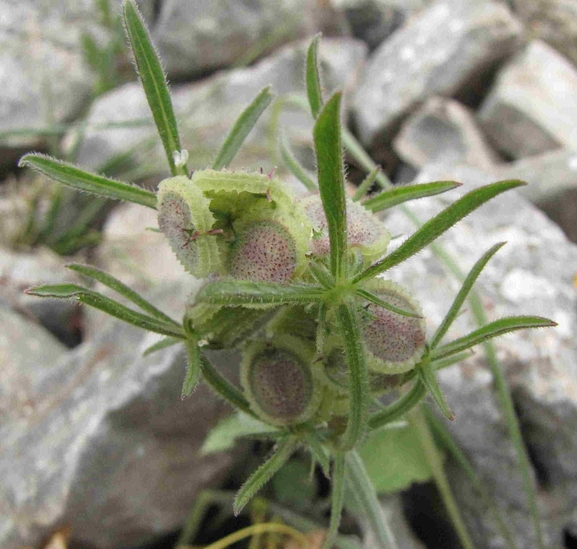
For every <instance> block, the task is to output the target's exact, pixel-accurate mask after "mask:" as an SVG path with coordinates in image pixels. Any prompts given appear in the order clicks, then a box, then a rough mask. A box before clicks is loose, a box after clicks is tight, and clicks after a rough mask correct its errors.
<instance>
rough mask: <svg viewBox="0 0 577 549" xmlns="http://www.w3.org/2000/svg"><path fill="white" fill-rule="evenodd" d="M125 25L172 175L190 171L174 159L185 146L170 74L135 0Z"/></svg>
mask: <svg viewBox="0 0 577 549" xmlns="http://www.w3.org/2000/svg"><path fill="white" fill-rule="evenodd" d="M124 26H125V28H126V34H127V35H128V40H129V42H130V47H131V48H132V53H133V54H134V60H135V62H136V69H137V71H138V75H139V76H140V81H141V83H142V87H143V88H144V93H145V94H146V99H147V101H148V104H149V106H150V110H151V111H152V117H153V118H154V122H155V124H156V128H157V130H158V134H159V135H160V139H161V140H162V144H163V145H164V151H165V153H166V158H167V160H168V165H169V166H170V171H171V173H172V175H188V174H187V169H186V165H183V166H176V165H175V163H174V157H173V154H174V152H175V151H177V152H180V150H181V147H180V138H179V136H178V128H177V126H176V119H175V117H174V111H173V108H172V101H171V99H170V93H169V91H168V84H167V82H166V76H165V75H164V71H163V70H162V66H161V65H160V60H159V58H158V55H157V53H156V51H155V49H154V46H153V45H152V42H151V40H150V36H149V34H148V31H147V30H146V27H145V25H144V22H143V20H142V17H141V15H140V13H139V11H138V8H137V7H136V4H135V3H134V1H133V0H124Z"/></svg>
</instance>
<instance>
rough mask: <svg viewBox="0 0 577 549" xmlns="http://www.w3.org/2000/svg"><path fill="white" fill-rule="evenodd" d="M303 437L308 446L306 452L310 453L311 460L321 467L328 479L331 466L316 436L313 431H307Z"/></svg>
mask: <svg viewBox="0 0 577 549" xmlns="http://www.w3.org/2000/svg"><path fill="white" fill-rule="evenodd" d="M303 436H304V439H305V440H306V442H307V444H308V450H309V451H310V452H311V454H312V456H313V458H314V459H316V461H317V462H318V464H319V465H320V466H321V469H322V471H323V474H324V475H325V477H327V478H329V475H330V468H331V464H330V461H329V458H328V456H327V453H326V452H325V449H324V448H323V445H322V443H321V441H320V439H319V436H318V434H317V433H316V432H314V431H308V432H305V433H304V435H303Z"/></svg>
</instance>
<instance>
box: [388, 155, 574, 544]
mask: <svg viewBox="0 0 577 549" xmlns="http://www.w3.org/2000/svg"><path fill="white" fill-rule="evenodd" d="M443 179H451V180H457V181H462V182H463V183H464V185H463V187H462V188H460V189H459V190H455V191H451V193H447V194H446V195H441V196H440V197H439V198H436V199H426V200H419V201H415V202H413V203H412V204H411V209H412V210H413V211H414V212H415V213H417V214H418V215H419V217H420V218H421V219H423V220H427V219H429V218H430V217H432V216H433V215H434V214H435V213H436V212H438V211H440V209H441V207H446V206H447V205H448V204H449V203H452V202H453V201H454V199H455V197H456V196H457V195H459V194H463V193H465V192H467V191H469V190H471V189H472V188H474V187H476V186H478V185H479V184H481V183H482V184H486V183H489V182H492V181H494V177H493V175H492V174H487V173H483V172H479V171H478V170H475V169H473V168H470V167H464V166H461V167H454V166H452V165H448V166H447V165H444V166H436V167H428V168H425V169H424V170H423V171H422V172H421V174H420V175H419V181H431V180H443ZM386 224H387V227H388V229H389V230H390V231H391V232H392V233H393V234H399V233H402V234H405V235H409V234H411V233H412V232H413V231H414V227H413V226H412V224H411V223H410V222H409V221H408V220H407V219H406V218H405V217H404V216H403V214H402V213H400V212H393V213H392V214H391V215H390V216H389V217H388V219H387V221H386ZM441 241H442V245H443V246H444V248H445V249H446V250H447V251H448V252H449V253H450V254H451V255H452V256H453V257H454V258H455V259H456V261H457V263H458V264H459V265H460V266H461V268H462V269H463V270H464V271H465V272H467V271H468V269H470V268H471V267H472V265H473V264H474V262H475V261H476V260H477V259H478V258H479V257H480V256H481V255H482V254H483V253H484V252H485V251H486V250H487V249H489V248H490V247H491V246H492V245H493V244H495V243H497V242H499V241H507V242H508V243H507V245H506V246H505V247H504V248H503V249H501V250H500V251H499V252H498V253H497V254H496V255H495V257H494V258H493V259H492V260H491V262H490V263H489V264H488V266H487V267H486V269H485V270H484V272H483V273H482V274H481V276H480V278H479V280H478V282H477V285H476V287H477V289H478V291H479V294H480V295H481V298H482V301H483V304H484V305H485V308H486V311H487V315H488V317H489V320H495V319H497V318H500V317H503V316H510V315H526V314H538V315H543V316H547V317H550V318H552V319H554V320H555V321H556V322H558V324H559V325H558V327H556V328H553V329H546V330H524V331H518V332H514V333H512V334H509V335H507V336H504V337H501V338H499V339H497V340H495V345H496V349H497V356H498V358H499V360H500V362H501V364H502V365H503V369H504V371H505V372H506V373H507V375H508V377H509V381H510V383H511V384H512V387H513V394H514V397H515V404H516V406H517V407H518V408H519V409H520V410H521V411H523V410H527V409H531V406H532V403H533V402H534V401H535V400H537V401H538V402H539V406H540V410H542V413H541V414H539V413H538V412H537V410H536V409H535V410H533V412H531V414H530V415H527V416H526V418H525V419H524V420H523V424H524V426H525V425H529V426H530V431H528V432H527V433H526V434H525V437H526V441H527V442H528V443H529V444H530V447H531V455H532V459H533V461H534V463H536V464H538V471H539V475H538V479H539V480H540V479H542V478H545V479H548V478H551V479H562V481H561V480H558V481H556V483H555V485H553V484H547V483H543V482H540V494H539V495H540V507H541V512H542V514H543V521H542V522H543V527H544V531H545V532H546V533H547V535H548V539H549V543H548V545H547V547H556V548H557V547H561V543H562V536H563V529H564V528H565V527H566V526H567V525H568V523H569V521H570V518H571V517H570V513H571V511H572V510H574V509H576V508H577V500H575V498H574V495H573V494H574V493H575V492H574V490H575V486H576V478H575V476H574V475H573V476H571V475H570V474H568V472H569V471H570V469H571V468H570V467H567V466H565V468H563V467H558V466H557V463H556V461H557V458H553V457H552V456H548V455H545V454H544V453H545V452H549V448H551V447H554V448H557V449H559V448H564V449H566V454H563V456H565V455H567V456H569V455H570V454H571V452H574V451H575V450H574V445H575V439H574V435H573V432H572V431H571V428H570V427H569V425H568V426H567V427H568V430H565V428H564V427H563V429H559V428H557V429H556V430H554V431H553V430H551V429H550V426H551V418H552V417H572V414H577V393H576V392H575V391H574V390H573V387H574V385H575V383H576V382H577V381H576V380H577V346H576V343H575V342H576V341H577V339H576V337H575V335H576V332H577V307H576V306H577V292H576V291H575V287H574V286H573V277H574V276H575V271H576V265H577V247H576V246H575V245H573V244H571V243H570V242H568V241H567V239H566V238H565V236H564V235H563V233H562V232H561V230H560V229H559V228H558V227H557V226H555V225H554V224H553V223H552V222H551V221H550V220H548V219H547V218H546V216H545V215H544V214H542V213H541V212H539V211H538V210H537V209H536V208H535V207H533V206H531V205H530V204H529V203H528V202H527V201H525V200H524V199H523V198H522V197H521V196H520V195H519V194H518V193H515V192H509V193H505V194H504V195H501V196H499V197H498V198H496V199H494V200H492V201H491V204H490V205H489V206H483V207H482V208H481V209H480V210H479V211H477V212H475V213H473V214H472V215H470V216H468V217H466V218H465V219H464V220H462V221H460V222H459V224H458V225H457V226H456V227H455V228H453V229H451V230H450V231H449V232H448V233H446V235H445V236H444V237H443V238H442V239H441ZM396 242H398V243H399V244H400V242H401V239H399V240H398V241H396ZM388 276H390V277H391V278H393V279H395V280H396V281H398V282H399V283H401V284H403V286H404V287H405V288H407V289H410V291H412V292H414V293H415V295H416V296H417V297H418V298H419V299H420V300H421V304H422V306H423V310H424V315H425V318H426V319H427V321H428V331H429V333H432V332H433V330H434V329H435V328H436V327H437V326H438V325H439V323H440V322H441V321H442V318H443V316H444V315H445V314H446V312H447V310H448V308H449V306H450V304H451V302H452V301H453V299H454V297H455V295H456V293H457V291H458V289H459V284H458V283H457V282H456V281H455V279H454V278H453V277H452V276H448V275H447V273H446V271H445V270H444V269H443V268H442V267H441V266H440V264H439V262H438V260H437V259H436V258H435V257H434V256H433V254H432V252H431V251H430V250H425V251H423V252H421V253H420V254H419V255H418V256H417V257H414V258H412V259H410V260H409V261H407V262H406V263H403V264H402V265H401V266H399V267H397V268H395V269H392V270H391V271H390V275H388ZM433 287H434V288H435V291H434V292H431V291H430V289H431V288H433ZM465 308H467V305H465ZM475 327H476V326H475V325H474V323H473V322H472V320H471V319H470V314H462V315H460V316H459V317H458V318H457V320H456V322H455V324H454V325H453V326H452V328H451V330H450V332H449V334H448V336H447V337H446V340H447V341H450V340H452V339H454V338H457V337H460V336H463V335H465V334H467V333H469V332H470V331H472V330H473V329H474V328H475ZM440 380H441V383H442V385H443V388H444V390H445V393H446V396H447V400H448V402H449V405H450V407H451V408H452V409H453V411H454V412H455V415H456V419H455V421H454V422H451V424H450V425H448V427H449V428H450V430H451V431H452V432H453V435H454V436H455V438H456V440H457V441H458V442H459V444H460V445H461V447H462V448H463V449H464V450H465V452H466V453H467V455H468V456H469V458H470V459H471V460H472V461H473V463H474V464H475V467H476V469H477V471H478V472H479V474H480V475H481V477H482V479H483V483H484V484H485V486H486V487H487V489H488V490H489V491H490V492H491V493H492V495H493V497H494V498H495V499H496V501H497V503H498V506H499V508H500V509H501V510H502V512H503V514H504V517H506V518H505V520H506V523H507V524H508V525H510V527H511V529H512V530H514V532H515V536H516V538H517V539H518V545H519V546H520V547H534V546H535V543H534V540H533V537H532V536H533V529H532V527H531V521H530V518H529V512H528V510H527V506H526V498H525V495H524V492H523V489H522V481H521V478H520V475H519V473H518V471H517V467H516V461H515V454H514V451H513V446H512V444H511V441H510V439H509V436H508V433H507V428H506V424H505V421H504V419H503V413H502V411H501V410H502V409H501V407H500V405H499V403H498V399H497V395H496V392H495V388H494V382H493V379H492V375H491V372H490V370H489V369H488V366H487V364H486V361H485V357H484V353H483V351H482V350H481V349H477V352H476V354H475V355H474V357H472V358H471V359H468V360H467V361H466V362H465V363H463V364H461V365H458V366H454V367H452V368H449V369H447V370H444V371H443V372H441V374H440ZM545 380H547V381H545ZM527 387H532V388H533V389H532V394H531V396H530V398H527V399H526V391H527ZM560 387H564V388H565V389H561V388H560ZM523 413H524V412H523ZM571 421H574V420H573V419H571V420H570V421H569V423H571ZM538 430H540V432H544V431H547V437H548V438H546V439H545V440H547V441H549V442H550V444H548V445H547V446H545V444H543V445H540V446H534V445H533V444H532V443H531V440H532V437H533V435H531V432H533V433H535V432H537V431H538ZM553 440H555V443H554V445H553ZM558 455H561V454H558ZM459 471H460V470H458V469H454V470H451V474H450V477H451V478H452V479H453V486H454V489H455V491H456V496H457V498H458V503H459V507H460V508H461V509H462V510H463V512H464V514H465V518H466V520H467V522H468V523H469V526H470V532H471V534H472V535H473V536H474V538H475V542H476V544H477V545H478V546H479V547H484V548H497V547H502V546H503V545H502V543H501V542H500V541H499V540H498V539H497V537H496V535H495V527H494V525H493V524H492V522H491V519H490V515H488V514H487V513H486V512H485V510H484V509H483V508H482V506H481V505H480V498H479V497H478V496H477V494H476V493H475V492H474V490H473V489H472V488H471V486H470V485H469V484H468V483H467V481H466V480H465V479H464V475H463V474H462V473H460V472H459ZM562 483H564V484H565V488H564V493H565V495H564V496H563V497H562V498H561V497H560V495H559V494H561V489H560V486H561V484H562Z"/></svg>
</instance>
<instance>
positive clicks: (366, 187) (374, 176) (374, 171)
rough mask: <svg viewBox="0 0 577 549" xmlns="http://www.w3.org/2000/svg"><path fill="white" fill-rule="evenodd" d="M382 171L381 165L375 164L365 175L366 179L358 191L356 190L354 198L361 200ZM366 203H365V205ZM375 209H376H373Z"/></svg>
mask: <svg viewBox="0 0 577 549" xmlns="http://www.w3.org/2000/svg"><path fill="white" fill-rule="evenodd" d="M380 171H381V167H380V166H375V167H374V168H373V169H372V170H371V171H370V172H369V173H368V175H367V177H365V179H364V180H363V182H362V183H361V184H360V185H359V188H358V189H357V191H356V192H355V196H353V200H354V201H355V202H356V201H357V200H360V199H361V198H363V196H365V194H366V193H367V191H368V190H369V189H370V188H371V187H372V186H373V183H374V182H375V180H376V179H377V176H378V175H379V172H380ZM365 205H366V202H365V204H363V206H365ZM368 209H370V208H368ZM373 211H374V210H373Z"/></svg>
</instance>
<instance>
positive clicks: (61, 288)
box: [26, 284, 184, 339]
mask: <svg viewBox="0 0 577 549" xmlns="http://www.w3.org/2000/svg"><path fill="white" fill-rule="evenodd" d="M26 293H27V294H29V295H35V296H38V297H53V298H58V299H70V298H73V299H76V300H78V301H79V302H80V303H84V304H86V305H90V306H91V307H94V308H95V309H99V310H101V311H104V312H105V313H108V314H109V315H111V316H113V317H116V318H119V319H120V320H123V321H124V322H127V323H128V324H133V325H134V326H138V327H139V328H142V329H144V330H148V331H150V332H155V333H157V334H162V335H166V336H171V337H176V338H179V339H184V334H183V332H182V331H181V330H180V329H179V328H178V327H176V326H174V325H170V324H166V323H164V322H161V321H159V320H158V319H156V318H153V317H151V316H147V315H143V314H142V313H139V312H137V311H133V310H132V309H129V308H128V307H125V306H124V305H122V304H120V303H118V302H117V301H114V300H113V299H110V298H108V297H106V296H104V295H102V294H99V293H98V292H94V291H92V290H88V289H86V288H83V287H82V286H77V285H76V284H56V285H47V286H36V287H35V288H30V289H29V290H26Z"/></svg>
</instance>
